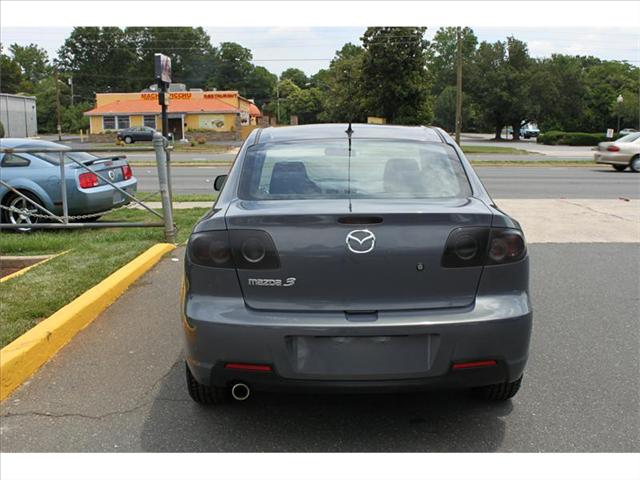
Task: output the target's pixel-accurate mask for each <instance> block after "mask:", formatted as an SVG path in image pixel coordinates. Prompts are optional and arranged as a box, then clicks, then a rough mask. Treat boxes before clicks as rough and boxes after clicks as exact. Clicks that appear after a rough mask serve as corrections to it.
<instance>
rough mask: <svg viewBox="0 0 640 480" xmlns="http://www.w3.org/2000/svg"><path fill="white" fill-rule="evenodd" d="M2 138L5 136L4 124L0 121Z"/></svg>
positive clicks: (0, 135) (0, 136)
mask: <svg viewBox="0 0 640 480" xmlns="http://www.w3.org/2000/svg"><path fill="white" fill-rule="evenodd" d="M0 138H4V125H3V124H2V122H0Z"/></svg>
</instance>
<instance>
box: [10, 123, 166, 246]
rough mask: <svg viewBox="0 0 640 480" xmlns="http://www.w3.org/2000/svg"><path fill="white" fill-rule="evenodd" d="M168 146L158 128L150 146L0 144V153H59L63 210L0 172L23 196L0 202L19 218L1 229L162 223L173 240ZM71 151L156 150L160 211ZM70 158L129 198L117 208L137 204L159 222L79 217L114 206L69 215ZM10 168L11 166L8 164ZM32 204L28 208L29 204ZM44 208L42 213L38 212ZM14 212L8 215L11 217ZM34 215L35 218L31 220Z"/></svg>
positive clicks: (13, 190)
mask: <svg viewBox="0 0 640 480" xmlns="http://www.w3.org/2000/svg"><path fill="white" fill-rule="evenodd" d="M170 148H171V147H169V146H168V143H167V140H166V139H165V138H164V137H163V136H162V135H161V134H160V133H158V132H156V133H155V134H154V136H153V147H130V148H126V149H125V148H108V147H97V148H68V147H65V146H62V145H61V146H60V148H57V147H52V148H9V147H2V146H0V153H4V154H5V155H6V154H13V153H44V152H48V153H57V154H58V155H59V167H60V194H61V203H62V205H61V206H62V214H61V215H56V214H55V213H53V212H51V211H50V210H48V209H47V208H45V207H44V206H43V205H41V204H40V203H39V202H37V201H35V200H33V199H32V198H30V197H29V196H27V195H25V193H23V192H21V191H20V190H19V188H15V187H14V186H13V185H11V184H10V183H9V182H7V181H5V180H4V179H2V176H1V175H0V185H1V186H3V187H5V188H7V189H8V190H10V191H11V192H13V193H14V194H16V195H18V196H19V197H20V198H22V200H23V201H22V204H23V208H17V207H11V206H7V205H0V208H1V209H2V210H5V211H10V212H11V213H14V214H17V216H18V220H21V221H15V222H13V221H11V222H10V223H0V229H4V228H6V229H12V230H23V231H24V230H32V229H77V228H108V227H164V236H165V240H166V241H167V242H169V243H175V236H176V227H175V224H174V223H173V208H172V201H171V171H170V162H169V151H170ZM73 152H87V153H98V152H110V153H111V152H116V153H119V152H155V157H156V166H157V169H158V183H159V193H160V199H161V203H162V213H160V212H158V211H156V210H155V209H153V208H151V207H149V206H148V205H146V204H145V203H144V200H145V199H140V198H137V197H136V196H135V195H132V194H131V193H129V192H127V191H126V190H125V189H123V188H121V187H120V186H119V185H117V184H116V182H115V181H113V179H110V178H108V175H103V174H102V173H100V172H99V171H96V170H95V169H93V168H91V166H90V165H87V164H85V163H83V162H81V161H79V160H77V159H75V158H73V157H71V156H68V155H65V154H67V153H73ZM65 160H67V161H72V162H74V163H75V164H77V165H78V166H79V167H80V168H82V169H84V170H87V171H89V172H91V173H93V174H94V175H95V176H96V177H97V178H99V179H101V180H102V181H104V182H105V183H106V184H109V185H111V186H112V187H113V188H114V189H115V190H117V191H118V192H120V193H121V194H122V195H124V197H125V198H127V199H128V200H129V202H126V203H125V205H123V206H122V207H119V208H122V209H123V208H131V207H132V206H134V205H139V206H140V207H142V208H143V209H145V210H146V211H148V212H149V213H151V214H152V215H154V216H156V217H158V218H160V219H161V220H162V222H119V221H114V222H97V221H84V222H83V221H82V220H91V219H92V218H97V217H99V216H101V215H104V214H106V213H109V212H112V211H114V209H111V210H107V211H103V212H96V213H90V214H85V215H75V216H72V215H69V201H68V199H67V181H66V176H67V173H68V172H67V171H66V166H67V165H68V163H66V162H65ZM7 168H10V167H7ZM156 193H158V192H154V193H153V194H152V195H155V194H156ZM132 202H133V203H132ZM29 206H30V207H32V208H28V207H29ZM38 212H43V213H38ZM14 217H15V215H13V216H12V217H11V218H12V219H13V218H14ZM31 219H34V220H35V221H31ZM44 219H46V220H50V221H49V222H45V221H43V222H41V221H40V220H44Z"/></svg>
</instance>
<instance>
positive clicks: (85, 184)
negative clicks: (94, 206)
mask: <svg viewBox="0 0 640 480" xmlns="http://www.w3.org/2000/svg"><path fill="white" fill-rule="evenodd" d="M78 183H80V188H92V187H97V186H98V184H99V183H100V182H99V181H98V176H97V175H96V174H95V173H91V172H87V173H81V174H80V175H78Z"/></svg>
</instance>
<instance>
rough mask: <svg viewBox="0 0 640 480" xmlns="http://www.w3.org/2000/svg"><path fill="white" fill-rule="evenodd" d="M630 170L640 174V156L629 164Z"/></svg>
mask: <svg viewBox="0 0 640 480" xmlns="http://www.w3.org/2000/svg"><path fill="white" fill-rule="evenodd" d="M629 168H630V169H631V171H632V172H635V173H640V155H636V156H635V157H633V158H632V159H631V161H630V162H629Z"/></svg>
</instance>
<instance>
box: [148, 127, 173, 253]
mask: <svg viewBox="0 0 640 480" xmlns="http://www.w3.org/2000/svg"><path fill="white" fill-rule="evenodd" d="M165 142H167V140H166V139H165V138H164V137H163V136H162V135H161V134H159V133H158V132H156V133H154V134H153V148H155V151H156V163H157V165H158V182H159V183H160V200H161V201H162V214H163V215H164V238H165V240H166V241H167V242H169V243H175V241H176V228H175V226H174V224H173V211H172V206H171V198H170V196H169V181H168V176H167V152H166V151H165V146H166V143H165Z"/></svg>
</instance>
